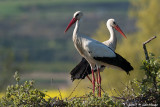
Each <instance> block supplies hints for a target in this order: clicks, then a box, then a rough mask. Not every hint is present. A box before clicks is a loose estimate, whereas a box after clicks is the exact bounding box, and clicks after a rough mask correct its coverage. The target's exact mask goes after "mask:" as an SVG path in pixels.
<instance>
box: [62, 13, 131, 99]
mask: <svg viewBox="0 0 160 107" xmlns="http://www.w3.org/2000/svg"><path fill="white" fill-rule="evenodd" d="M82 16H83V13H82V12H81V11H77V12H75V13H74V15H73V18H72V20H71V21H70V23H69V24H68V26H67V28H66V30H65V32H67V30H68V29H69V28H70V27H71V26H72V25H73V24H74V23H76V25H75V28H74V31H73V37H72V39H73V42H74V46H75V48H76V49H77V51H78V52H79V54H80V55H81V56H82V57H84V58H85V59H86V60H87V61H88V63H89V64H90V67H91V72H92V84H93V93H94V92H95V76H94V67H95V66H96V67H97V71H98V83H99V87H98V89H99V97H101V76H100V70H99V69H100V66H101V65H104V66H108V65H109V66H114V67H117V68H119V69H125V68H126V67H125V66H130V67H131V65H130V63H129V62H127V61H126V60H125V59H124V58H123V57H121V56H120V55H119V54H117V53H115V52H114V51H113V50H112V49H111V48H109V47H108V46H106V45H104V44H103V43H101V42H99V41H96V40H94V39H91V38H89V37H88V36H85V35H84V34H81V33H80V32H79V27H80V19H81V18H82ZM127 68H128V67H127Z"/></svg>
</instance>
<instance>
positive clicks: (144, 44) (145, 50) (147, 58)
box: [143, 36, 156, 60]
mask: <svg viewBox="0 0 160 107" xmlns="http://www.w3.org/2000/svg"><path fill="white" fill-rule="evenodd" d="M155 38H156V36H153V37H152V38H150V39H149V40H147V41H145V42H144V43H143V49H144V54H145V56H146V60H149V56H148V52H147V48H146V44H147V43H149V42H150V41H152V40H153V39H155Z"/></svg>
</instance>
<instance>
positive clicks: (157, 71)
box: [141, 54, 160, 91]
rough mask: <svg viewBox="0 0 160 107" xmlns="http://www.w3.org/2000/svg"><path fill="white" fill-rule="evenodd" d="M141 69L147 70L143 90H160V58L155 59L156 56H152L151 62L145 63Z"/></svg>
mask: <svg viewBox="0 0 160 107" xmlns="http://www.w3.org/2000/svg"><path fill="white" fill-rule="evenodd" d="M141 69H143V70H145V75H146V77H147V78H145V79H143V80H142V83H143V85H142V87H143V88H142V89H146V90H149V88H152V90H153V91H159V90H160V57H159V58H157V59H155V56H154V54H151V55H150V59H149V60H145V61H143V66H141Z"/></svg>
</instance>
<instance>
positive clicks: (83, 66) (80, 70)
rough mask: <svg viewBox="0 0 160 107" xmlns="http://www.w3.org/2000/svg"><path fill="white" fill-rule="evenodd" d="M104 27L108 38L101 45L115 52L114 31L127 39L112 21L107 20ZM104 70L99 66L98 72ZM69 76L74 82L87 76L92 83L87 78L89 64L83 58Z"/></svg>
mask: <svg viewBox="0 0 160 107" xmlns="http://www.w3.org/2000/svg"><path fill="white" fill-rule="evenodd" d="M106 26H107V28H108V30H109V33H110V38H109V40H106V41H104V42H102V43H103V44H105V45H107V46H108V47H110V48H111V49H112V50H113V51H115V49H116V45H117V37H116V35H115V32H114V29H116V30H117V31H119V32H120V33H121V34H122V36H124V37H125V38H127V37H126V36H125V34H124V33H123V31H122V30H121V29H120V27H119V26H118V25H117V23H116V21H115V20H114V19H108V21H107V23H106ZM104 68H105V66H103V65H101V67H100V71H103V70H104ZM94 71H97V69H96V67H94ZM126 73H127V74H129V70H126ZM70 74H71V80H72V81H74V80H75V79H84V78H85V77H86V76H87V78H88V79H89V80H90V81H91V82H92V80H91V79H90V77H89V76H88V75H89V74H91V69H90V66H89V63H88V62H87V60H86V59H85V58H82V60H81V62H80V63H79V64H78V65H77V66H76V67H75V68H73V69H72V71H71V72H70ZM96 74H97V73H96Z"/></svg>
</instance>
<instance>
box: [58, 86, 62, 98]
mask: <svg viewBox="0 0 160 107" xmlns="http://www.w3.org/2000/svg"><path fill="white" fill-rule="evenodd" d="M58 91H59V95H60V98H61V100H62V94H61V91H60V90H59V88H58Z"/></svg>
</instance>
